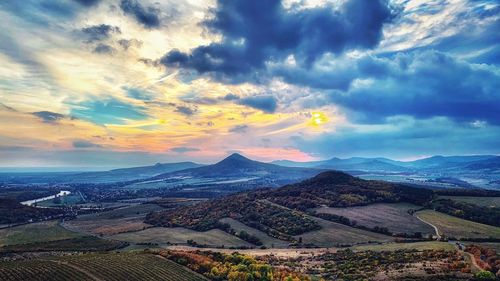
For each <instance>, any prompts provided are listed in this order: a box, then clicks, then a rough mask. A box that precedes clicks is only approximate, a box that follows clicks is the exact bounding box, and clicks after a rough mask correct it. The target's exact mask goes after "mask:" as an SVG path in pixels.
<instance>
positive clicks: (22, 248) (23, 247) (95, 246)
mask: <svg viewBox="0 0 500 281" xmlns="http://www.w3.org/2000/svg"><path fill="white" fill-rule="evenodd" d="M125 246H127V243H125V242H120V241H112V240H105V239H101V238H97V237H94V236H83V237H77V238H70V239H64V240H57V241H47V242H36V243H31V244H18V245H9V246H4V247H1V248H0V253H1V252H7V253H14V252H15V253H21V252H48V251H110V250H114V249H118V248H122V247H125Z"/></svg>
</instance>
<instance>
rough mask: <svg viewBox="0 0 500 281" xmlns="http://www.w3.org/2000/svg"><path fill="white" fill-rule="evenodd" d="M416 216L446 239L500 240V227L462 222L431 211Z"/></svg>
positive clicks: (418, 213) (421, 212) (420, 212)
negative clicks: (434, 227)
mask: <svg viewBox="0 0 500 281" xmlns="http://www.w3.org/2000/svg"><path fill="white" fill-rule="evenodd" d="M417 216H418V217H420V218H421V219H423V220H425V221H426V222H429V223H431V224H433V225H435V226H436V227H437V228H438V230H439V232H440V234H444V235H446V236H448V237H454V238H490V237H492V238H495V239H500V227H495V226H490V225H485V224H480V223H476V222H472V221H468V220H463V219H460V218H456V217H452V216H449V215H446V214H443V213H439V212H436V211H432V210H424V211H419V212H417Z"/></svg>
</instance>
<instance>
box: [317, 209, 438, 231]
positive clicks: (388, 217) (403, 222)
mask: <svg viewBox="0 0 500 281" xmlns="http://www.w3.org/2000/svg"><path fill="white" fill-rule="evenodd" d="M419 208H421V207H418V206H416V205H412V204H406V203H398V204H372V205H368V206H360V207H349V208H330V207H320V208H316V209H314V210H315V211H316V212H318V213H327V214H335V215H338V216H343V217H346V218H348V219H349V220H351V221H352V220H355V221H356V222H357V224H358V225H362V226H366V227H370V228H373V227H375V226H379V227H387V228H388V229H389V231H390V232H392V233H415V232H421V233H423V234H429V233H434V229H433V228H432V227H430V226H429V225H427V224H425V223H423V222H421V221H420V220H418V219H417V218H415V217H414V216H412V215H410V214H408V210H410V209H413V210H416V209H419Z"/></svg>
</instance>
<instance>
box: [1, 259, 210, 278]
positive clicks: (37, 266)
mask: <svg viewBox="0 0 500 281" xmlns="http://www.w3.org/2000/svg"><path fill="white" fill-rule="evenodd" d="M0 280H5V281H21V280H23V281H24V280H47V281H51V280H74V281H80V280H110V281H113V280H166V281H177V280H186V281H196V280H206V279H205V278H204V277H202V276H201V275H198V274H196V273H194V272H192V271H190V270H189V269H187V268H185V267H183V266H181V265H178V264H176V263H174V262H172V261H169V260H167V259H164V258H162V257H158V256H155V255H152V254H143V253H120V254H116V253H112V254H85V255H77V256H67V257H53V258H50V257H44V258H43V259H38V260H27V261H8V262H1V261H0Z"/></svg>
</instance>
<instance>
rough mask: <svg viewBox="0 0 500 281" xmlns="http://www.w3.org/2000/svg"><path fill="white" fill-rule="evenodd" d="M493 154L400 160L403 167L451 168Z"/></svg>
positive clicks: (489, 156)
mask: <svg viewBox="0 0 500 281" xmlns="http://www.w3.org/2000/svg"><path fill="white" fill-rule="evenodd" d="M495 157H496V156H494V155H472V156H440V155H438V156H432V157H429V158H424V159H420V160H415V161H410V162H401V165H404V166H405V167H413V168H417V169H433V168H434V169H435V168H441V169H443V168H451V167H458V166H462V165H463V164H466V163H472V162H476V161H482V160H487V159H490V158H495Z"/></svg>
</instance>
